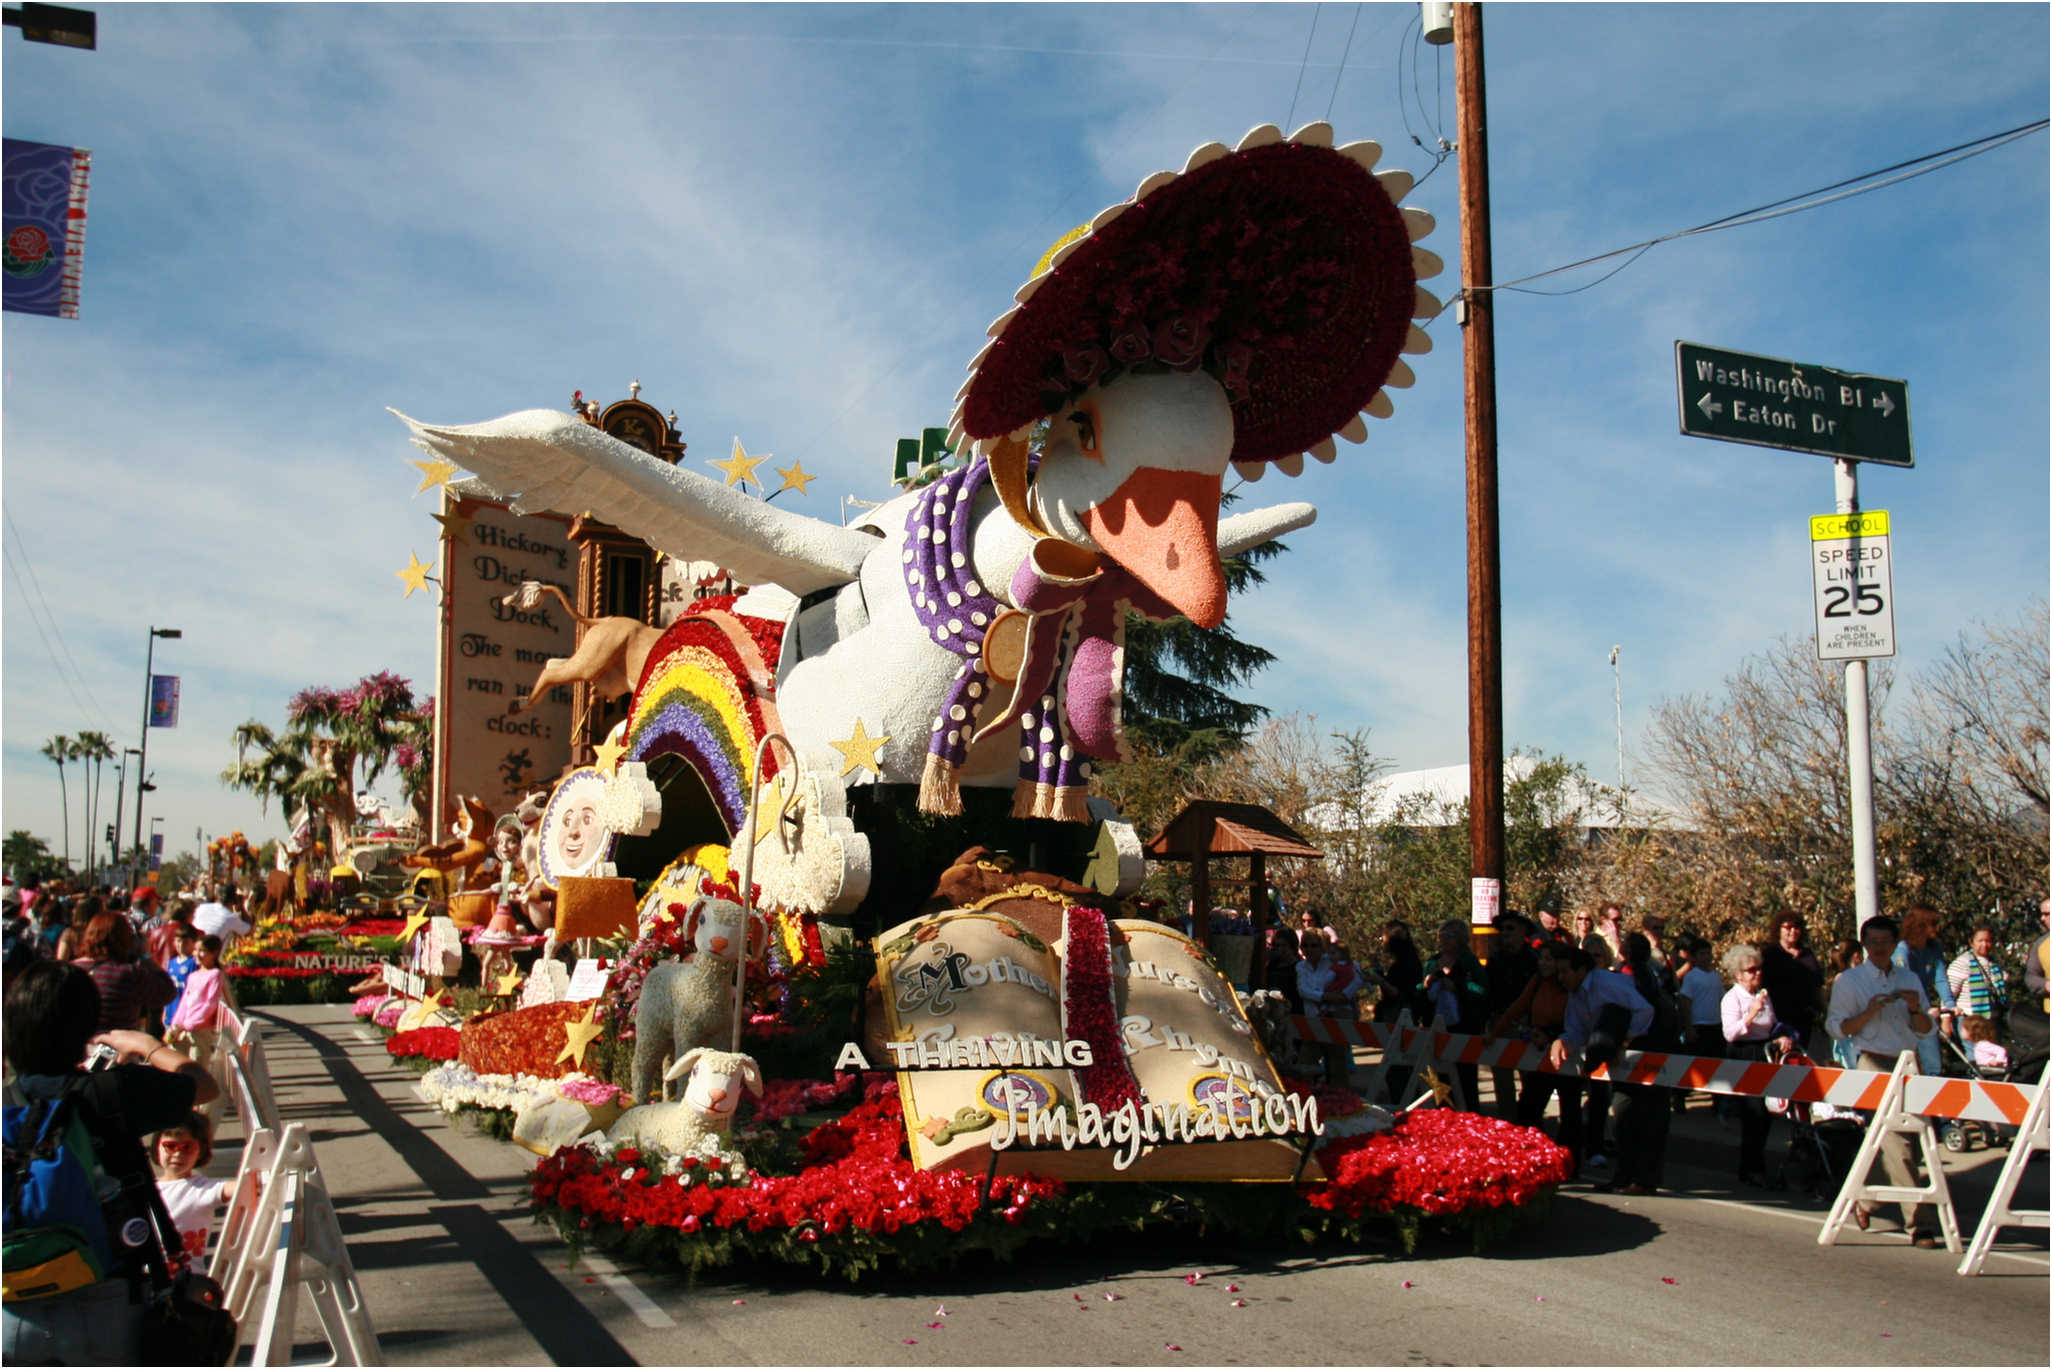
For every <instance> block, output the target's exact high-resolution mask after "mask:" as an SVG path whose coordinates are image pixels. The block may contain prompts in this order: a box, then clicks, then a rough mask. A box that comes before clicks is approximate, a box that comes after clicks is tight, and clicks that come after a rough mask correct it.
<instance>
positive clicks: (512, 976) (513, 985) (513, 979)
mask: <svg viewBox="0 0 2052 1369" xmlns="http://www.w3.org/2000/svg"><path fill="white" fill-rule="evenodd" d="M519 987H520V967H519V966H517V965H509V966H507V967H506V973H504V974H502V975H500V976H499V990H498V991H499V992H500V993H501V994H510V993H512V992H513V991H514V990H515V989H517V988H519Z"/></svg>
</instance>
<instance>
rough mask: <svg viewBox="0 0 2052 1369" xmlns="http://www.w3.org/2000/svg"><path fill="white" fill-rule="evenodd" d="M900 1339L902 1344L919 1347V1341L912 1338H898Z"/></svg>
mask: <svg viewBox="0 0 2052 1369" xmlns="http://www.w3.org/2000/svg"><path fill="white" fill-rule="evenodd" d="M898 1339H899V1341H900V1342H902V1343H903V1344H906V1345H917V1344H919V1342H918V1341H916V1340H913V1339H912V1338H911V1337H910V1336H900V1337H898Z"/></svg>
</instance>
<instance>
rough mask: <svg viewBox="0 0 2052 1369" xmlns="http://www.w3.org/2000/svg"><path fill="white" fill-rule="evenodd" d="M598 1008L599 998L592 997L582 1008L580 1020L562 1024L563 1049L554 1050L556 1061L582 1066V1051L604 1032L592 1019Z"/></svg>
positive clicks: (574, 1066)
mask: <svg viewBox="0 0 2052 1369" xmlns="http://www.w3.org/2000/svg"><path fill="white" fill-rule="evenodd" d="M598 1010H599V1000H598V999H596V998H594V999H592V1000H591V1006H590V1007H589V1008H586V1009H585V1010H584V1017H583V1018H582V1019H581V1020H579V1021H576V1022H565V1023H564V1024H563V1049H562V1050H560V1051H558V1052H556V1061H557V1063H561V1062H562V1061H565V1060H568V1061H569V1062H570V1065H571V1068H573V1069H583V1068H584V1053H585V1052H586V1051H587V1050H590V1049H591V1043H592V1042H594V1041H596V1040H598V1039H599V1037H601V1036H603V1035H605V1032H606V1029H605V1028H604V1027H601V1026H600V1025H599V1024H598V1023H597V1021H595V1020H594V1019H596V1018H597V1017H598Z"/></svg>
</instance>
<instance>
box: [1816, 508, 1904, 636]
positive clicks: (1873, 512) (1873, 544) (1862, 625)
mask: <svg viewBox="0 0 2052 1369" xmlns="http://www.w3.org/2000/svg"><path fill="white" fill-rule="evenodd" d="M1810 574H1811V589H1812V591H1813V595H1812V597H1813V598H1814V600H1815V602H1816V607H1817V658H1818V659H1819V660H1823V661H1853V660H1865V659H1866V658H1867V657H1870V656H1893V655H1894V654H1895V582H1894V579H1893V577H1892V573H1891V572H1890V570H1889V566H1888V511H1887V510H1886V509H1870V510H1867V511H1865V512H1862V513H1827V514H1823V515H1821V516H1819V517H1816V518H1812V519H1811V520H1810Z"/></svg>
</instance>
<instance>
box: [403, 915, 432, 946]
mask: <svg viewBox="0 0 2052 1369" xmlns="http://www.w3.org/2000/svg"><path fill="white" fill-rule="evenodd" d="M427 925H428V915H427V913H426V912H425V911H419V912H414V913H411V914H409V915H408V916H407V919H406V925H405V926H404V927H402V928H400V930H399V944H400V945H401V946H411V945H412V944H413V938H415V937H417V936H419V935H420V929H421V928H423V927H425V926H427Z"/></svg>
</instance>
